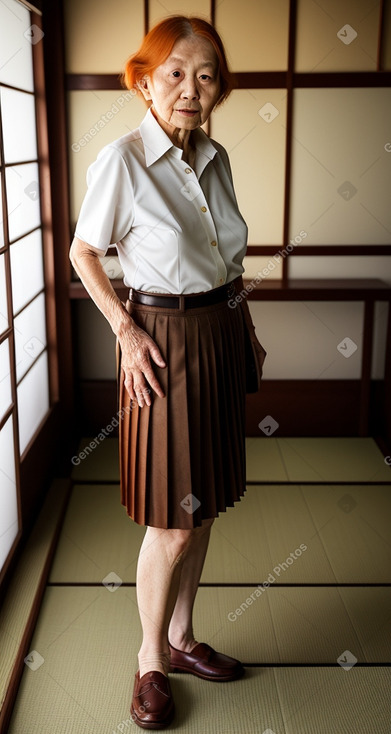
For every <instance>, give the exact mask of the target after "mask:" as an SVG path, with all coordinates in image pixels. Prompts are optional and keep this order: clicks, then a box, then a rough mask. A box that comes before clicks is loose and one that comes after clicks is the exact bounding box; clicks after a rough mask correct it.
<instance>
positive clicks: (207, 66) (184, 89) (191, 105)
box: [140, 36, 220, 135]
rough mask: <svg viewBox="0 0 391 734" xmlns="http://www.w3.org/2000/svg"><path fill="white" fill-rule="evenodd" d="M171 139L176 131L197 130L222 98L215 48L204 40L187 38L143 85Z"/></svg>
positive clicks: (176, 46) (181, 41) (154, 110)
mask: <svg viewBox="0 0 391 734" xmlns="http://www.w3.org/2000/svg"><path fill="white" fill-rule="evenodd" d="M140 88H141V91H142V93H143V95H144V97H145V99H147V100H152V105H153V112H154V113H155V116H156V117H157V119H158V122H160V124H161V126H162V127H163V129H164V130H165V131H166V132H167V133H168V135H171V134H173V132H174V129H178V128H182V129H183V130H189V131H191V130H195V129H196V128H197V127H200V125H202V124H203V123H204V122H205V121H206V120H207V119H208V117H209V115H210V113H211V112H212V109H213V107H214V105H215V104H216V102H217V100H218V98H219V95H220V81H219V71H218V59H217V55H216V52H215V50H214V48H213V46H212V44H211V43H210V42H209V41H208V40H207V39H206V38H202V37H200V36H189V37H188V38H183V39H181V40H180V41H177V43H176V44H175V45H174V47H173V49H172V51H171V54H170V56H169V57H168V58H167V59H166V61H165V62H164V63H163V64H161V65H160V66H158V67H157V69H155V71H154V72H153V76H152V78H151V77H146V78H145V79H144V80H143V81H142V82H141V85H140Z"/></svg>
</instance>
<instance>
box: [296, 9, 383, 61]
mask: <svg viewBox="0 0 391 734" xmlns="http://www.w3.org/2000/svg"><path fill="white" fill-rule="evenodd" d="M379 13H380V2H376V1H375V2H373V0H342V2H341V0H327V2H324V1H323V2H314V0H298V3H297V35H296V64H295V66H296V71H314V72H325V71H376V59H377V44H378V34H379Z"/></svg>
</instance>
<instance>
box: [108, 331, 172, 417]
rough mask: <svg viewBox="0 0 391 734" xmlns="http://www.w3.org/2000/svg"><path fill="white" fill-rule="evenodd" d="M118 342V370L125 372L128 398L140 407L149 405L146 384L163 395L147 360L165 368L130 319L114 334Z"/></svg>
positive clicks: (154, 346) (149, 341) (155, 349)
mask: <svg viewBox="0 0 391 734" xmlns="http://www.w3.org/2000/svg"><path fill="white" fill-rule="evenodd" d="M118 342H119V346H120V348H121V369H122V370H123V371H124V374H125V381H124V384H125V388H126V390H127V391H128V393H129V396H130V399H131V400H135V401H136V402H137V403H138V404H139V406H140V408H142V407H143V406H144V405H151V402H152V400H151V394H150V393H151V390H150V387H151V388H152V389H153V390H154V391H155V392H156V394H157V395H158V396H159V397H160V398H164V392H163V390H162V388H161V387H160V384H159V382H158V380H157V378H156V376H155V373H154V371H153V369H152V365H151V359H152V360H153V361H154V362H155V364H157V365H158V367H165V366H166V363H165V361H164V359H163V357H162V355H161V353H160V350H159V347H158V346H157V344H155V342H154V341H153V339H152V338H151V337H150V336H149V334H147V333H146V332H145V331H144V330H143V329H140V327H139V326H137V324H135V323H134V321H131V323H130V324H129V325H128V326H127V327H125V328H123V329H122V332H121V334H119V335H118Z"/></svg>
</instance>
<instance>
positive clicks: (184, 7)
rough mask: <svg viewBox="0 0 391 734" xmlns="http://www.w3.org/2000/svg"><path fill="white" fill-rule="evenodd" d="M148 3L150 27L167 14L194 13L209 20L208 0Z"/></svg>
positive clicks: (157, 0) (165, 0) (166, 0)
mask: <svg viewBox="0 0 391 734" xmlns="http://www.w3.org/2000/svg"><path fill="white" fill-rule="evenodd" d="M224 2H226V0H224ZM257 2H259V0H257ZM148 5H149V27H150V28H152V26H154V25H155V24H156V23H157V22H158V21H159V20H162V19H163V18H167V16H168V15H196V16H200V17H201V18H205V20H210V0H164V2H162V1H161V0H149V3H148Z"/></svg>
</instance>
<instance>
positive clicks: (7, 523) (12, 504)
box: [0, 416, 19, 569]
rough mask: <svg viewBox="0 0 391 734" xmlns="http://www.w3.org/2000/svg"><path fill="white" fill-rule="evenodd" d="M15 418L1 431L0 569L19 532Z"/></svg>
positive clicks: (8, 421) (9, 420)
mask: <svg viewBox="0 0 391 734" xmlns="http://www.w3.org/2000/svg"><path fill="white" fill-rule="evenodd" d="M18 529H19V524H18V504H17V493H16V481H15V458H14V433H13V419H12V416H10V417H9V418H8V420H7V422H6V424H5V425H4V426H3V428H2V430H1V431H0V569H1V568H2V567H3V565H4V562H5V560H6V558H7V556H8V553H9V551H10V549H11V546H12V543H13V542H14V540H15V537H16V535H17V533H18Z"/></svg>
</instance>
